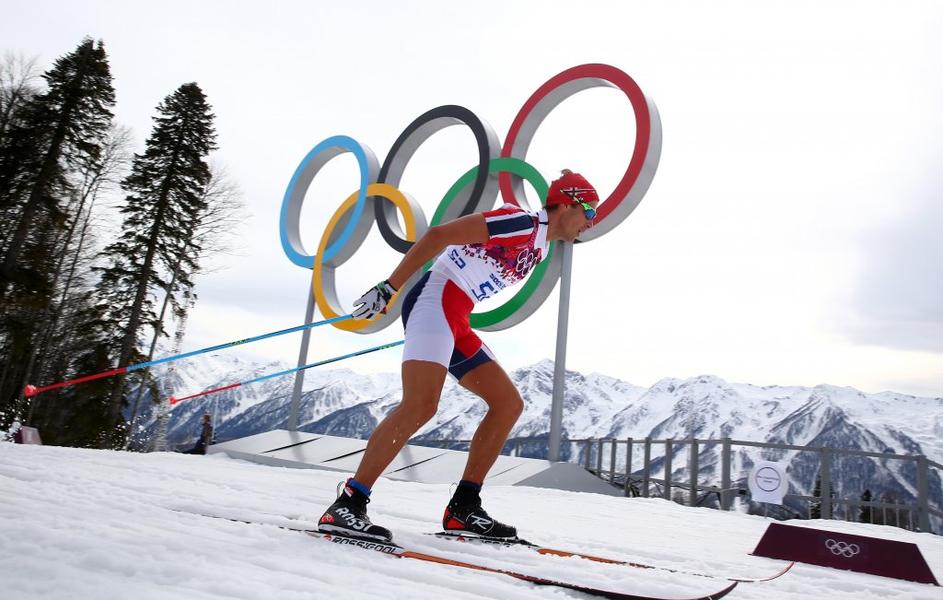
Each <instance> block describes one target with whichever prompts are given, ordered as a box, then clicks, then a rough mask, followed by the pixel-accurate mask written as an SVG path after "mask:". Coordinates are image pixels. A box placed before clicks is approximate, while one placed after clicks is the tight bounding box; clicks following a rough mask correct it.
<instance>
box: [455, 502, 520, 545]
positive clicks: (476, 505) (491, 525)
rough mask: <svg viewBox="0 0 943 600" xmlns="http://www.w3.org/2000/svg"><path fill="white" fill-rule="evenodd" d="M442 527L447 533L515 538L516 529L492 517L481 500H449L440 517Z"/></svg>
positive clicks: (506, 538) (493, 537) (504, 538)
mask: <svg viewBox="0 0 943 600" xmlns="http://www.w3.org/2000/svg"><path fill="white" fill-rule="evenodd" d="M442 528H443V529H444V530H445V533H447V534H449V535H456V536H458V535H461V536H465V537H480V538H487V539H499V540H509V541H511V540H516V539H517V529H516V528H514V527H511V526H510V525H505V524H504V523H501V522H499V521H496V520H494V519H492V518H491V517H490V516H489V515H488V513H487V512H485V509H483V508H482V507H481V500H480V499H479V500H478V501H477V502H472V503H468V504H458V503H456V502H455V501H454V500H453V501H452V502H449V505H448V506H447V507H446V508H445V515H443V517H442Z"/></svg>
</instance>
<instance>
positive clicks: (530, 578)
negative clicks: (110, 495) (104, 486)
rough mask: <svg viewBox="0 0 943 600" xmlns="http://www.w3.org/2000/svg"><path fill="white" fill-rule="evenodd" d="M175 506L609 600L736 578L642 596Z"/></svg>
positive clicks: (712, 597) (636, 599)
mask: <svg viewBox="0 0 943 600" xmlns="http://www.w3.org/2000/svg"><path fill="white" fill-rule="evenodd" d="M172 510H175V511H176V512H182V513H188V514H194V515H198V516H203V517H209V518H213V519H224V520H227V521H233V522H236V523H245V524H249V525H263V526H269V527H277V528H279V529H284V530H288V531H295V532H299V533H304V534H306V535H309V536H311V537H313V538H316V539H320V540H322V541H326V542H331V543H334V544H340V545H343V546H352V547H355V548H361V549H363V550H370V551H374V552H378V553H380V554H384V555H386V556H390V557H395V558H406V559H412V560H420V561H424V562H431V563H437V564H441V565H448V566H453V567H457V568H462V569H470V570H474V571H481V572H484V573H494V574H498V575H505V576H508V577H513V578H514V579H519V580H521V581H527V582H529V583H532V584H534V585H544V586H551V587H559V588H562V589H568V590H574V591H577V592H583V593H584V594H588V595H591V596H596V597H598V598H609V599H610V600H719V599H720V598H723V597H724V596H726V595H727V594H729V593H730V592H731V591H733V589H734V588H735V587H737V583H738V582H736V581H734V582H733V583H731V584H730V585H728V586H726V587H725V588H723V589H721V590H719V591H717V592H714V593H712V594H706V595H702V596H695V597H688V598H662V597H657V596H644V595H639V594H628V593H623V592H616V591H611V590H604V589H600V588H594V587H590V586H584V585H579V584H576V583H570V582H567V581H558V580H555V579H549V578H546V577H539V576H536V575H528V574H526V573H520V572H518V571H511V570H509V569H499V568H496V567H487V566H485V565H479V564H475V563H470V562H464V561H460V560H455V559H453V558H449V557H447V556H441V555H437V554H429V553H426V552H416V551H414V550H409V549H407V548H405V547H403V546H401V545H399V544H395V543H393V542H383V541H378V540H371V539H365V538H357V537H350V536H344V535H337V534H332V533H322V532H320V531H316V530H313V529H308V528H306V527H303V526H298V525H294V524H287V525H286V524H278V523H272V522H265V521H253V520H249V519H243V518H238V517H232V516H222V515H212V514H206V513H196V512H192V511H186V510H176V509H172ZM292 520H293V519H287V521H292Z"/></svg>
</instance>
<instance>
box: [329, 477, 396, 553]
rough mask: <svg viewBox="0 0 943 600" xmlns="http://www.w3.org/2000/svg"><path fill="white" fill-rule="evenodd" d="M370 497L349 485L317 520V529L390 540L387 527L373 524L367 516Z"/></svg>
mask: <svg viewBox="0 0 943 600" xmlns="http://www.w3.org/2000/svg"><path fill="white" fill-rule="evenodd" d="M369 502H370V498H367V496H366V495H365V494H364V493H363V492H360V491H358V490H355V489H353V488H352V487H350V486H349V485H346V484H345V485H344V490H343V491H342V492H341V493H340V494H339V495H338V496H337V500H335V501H334V504H332V505H330V506H329V507H328V509H327V510H326V511H324V514H323V515H321V520H320V521H318V531H320V532H322V533H333V534H336V535H343V536H347V537H352V538H359V539H365V540H376V541H380V542H392V541H393V534H392V533H391V532H390V530H389V529H387V528H385V527H380V526H379V525H374V524H373V523H371V522H370V517H368V516H367V503H369Z"/></svg>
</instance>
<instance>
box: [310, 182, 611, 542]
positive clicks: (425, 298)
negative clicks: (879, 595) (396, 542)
mask: <svg viewBox="0 0 943 600" xmlns="http://www.w3.org/2000/svg"><path fill="white" fill-rule="evenodd" d="M598 202H599V197H598V196H597V194H596V190H595V189H593V187H592V186H591V185H590V184H589V182H587V181H586V179H585V178H583V177H582V176H581V175H579V174H578V173H573V172H571V171H569V170H564V171H563V174H562V176H561V177H560V178H559V179H557V180H555V181H554V182H553V183H552V184H551V185H550V189H549V191H548V194H547V199H546V202H545V208H544V209H543V210H541V211H540V212H530V211H527V210H524V209H521V208H519V207H517V206H514V205H512V204H505V205H503V206H502V207H500V208H498V209H496V210H491V211H486V212H483V213H475V214H471V215H467V216H464V217H461V218H458V219H455V220H453V221H450V222H449V223H445V224H442V225H438V226H436V227H432V228H430V229H429V231H428V232H427V233H426V234H425V235H424V236H423V237H422V238H421V239H419V240H418V241H417V242H416V243H415V244H414V245H413V247H412V248H410V250H409V251H408V252H407V253H406V255H405V256H404V257H403V260H402V261H401V262H400V263H399V265H398V266H397V267H396V269H395V270H394V271H393V273H392V274H391V275H390V277H389V279H387V280H385V281H382V282H380V283H378V284H377V285H375V286H374V287H373V288H371V289H370V290H369V291H368V292H367V293H365V294H364V295H363V296H361V297H360V299H359V300H357V301H356V302H355V303H354V305H355V307H356V308H355V310H354V312H353V317H354V318H356V319H372V318H374V317H375V316H377V315H378V314H380V313H385V312H386V309H387V306H388V305H389V303H390V301H391V299H392V298H393V296H394V294H396V293H397V290H398V289H399V287H400V286H402V285H403V284H404V282H406V281H407V280H408V279H409V277H410V276H411V275H412V274H413V273H415V272H416V270H418V269H420V268H421V267H422V265H424V264H426V263H427V262H428V261H430V260H432V259H433V258H436V257H438V258H436V261H435V263H434V264H433V266H432V269H430V270H429V271H428V272H427V273H426V274H425V275H423V277H422V278H421V279H420V280H419V282H418V283H417V284H416V285H415V287H413V288H412V289H411V290H410V291H409V293H408V294H407V295H406V297H405V299H404V300H403V322H404V324H405V328H406V343H405V346H404V348H403V366H402V378H403V400H402V402H400V404H399V405H397V407H396V408H395V409H394V410H393V411H392V412H390V414H389V415H387V417H386V418H385V419H384V420H383V421H382V422H381V423H380V424H379V425H378V426H377V428H376V430H375V431H374V432H373V434H372V435H371V436H370V440H369V442H368V443H367V448H366V451H365V452H364V456H363V458H362V459H361V461H360V466H359V468H358V469H357V472H356V473H355V474H354V476H353V477H352V478H351V479H348V480H347V482H346V485H344V488H343V491H342V492H341V494H340V495H339V496H338V498H337V500H336V501H335V502H334V504H332V505H331V506H330V507H328V509H327V511H326V512H325V513H324V515H323V516H322V517H321V519H320V521H319V524H318V528H319V529H320V530H321V531H323V532H329V533H338V534H343V535H349V536H355V537H361V538H370V539H376V540H382V541H390V540H391V539H392V534H391V533H390V531H389V530H388V529H386V528H384V527H380V526H379V525H374V524H372V523H371V522H370V519H369V517H368V516H367V503H368V502H369V501H370V490H371V488H372V487H373V484H374V483H375V482H376V480H377V478H378V477H379V476H380V474H381V473H383V471H384V470H385V469H386V467H387V466H388V465H389V464H390V463H391V462H392V461H393V459H394V458H395V457H396V455H397V454H398V453H399V451H400V450H401V449H402V448H403V446H404V445H405V444H406V442H407V440H408V439H409V438H410V437H411V436H412V435H413V434H414V433H415V432H416V431H417V430H418V429H419V428H420V427H422V425H423V424H425V423H426V422H427V421H428V420H429V419H431V418H432V417H433V416H434V415H435V413H436V409H437V408H438V403H439V395H440V394H441V392H442V386H443V384H444V383H445V376H446V373H451V374H452V376H453V377H455V378H456V379H457V380H458V382H459V384H460V385H461V386H462V387H464V388H465V389H467V390H469V391H471V392H473V393H475V394H477V395H478V396H480V397H481V398H482V399H483V400H484V401H485V403H487V405H488V412H487V414H486V415H485V418H484V419H483V420H482V421H481V423H480V424H479V426H478V429H477V431H476V432H475V435H474V437H473V439H472V442H471V447H470V448H469V451H468V462H467V464H466V466H465V472H464V474H463V475H462V479H461V481H460V482H459V484H458V487H457V488H456V490H455V493H454V495H453V496H452V499H451V500H450V501H449V503H448V506H447V507H446V509H445V515H444V516H443V518H442V526H443V527H444V528H445V530H446V531H447V532H453V533H456V532H458V533H461V534H462V535H471V536H483V537H495V538H514V537H516V536H517V530H516V529H515V528H514V527H512V526H510V525H505V524H504V523H500V522H498V521H496V520H494V519H492V518H491V517H490V516H489V515H488V513H487V512H485V510H484V509H483V508H482V506H481V498H480V496H479V492H480V491H481V486H482V484H483V482H484V480H485V475H486V474H487V473H488V471H489V469H491V466H492V465H493V464H494V461H495V460H496V459H497V457H498V455H499V454H500V452H501V448H502V447H503V446H504V443H505V441H506V440H507V437H508V434H509V433H510V432H511V428H512V427H513V426H514V423H515V422H517V419H518V417H519V416H520V414H521V411H522V410H523V407H524V403H523V401H522V400H521V396H520V393H518V391H517V388H515V387H514V384H513V382H512V381H511V379H510V377H508V375H507V373H505V371H504V369H502V368H501V365H499V364H498V362H497V360H495V357H494V355H493V354H492V353H491V350H489V349H488V347H487V346H486V345H484V344H483V343H482V341H481V340H480V339H479V338H478V336H477V335H476V334H475V332H474V331H472V329H471V327H470V325H469V314H470V313H471V312H472V309H473V308H474V306H475V303H476V302H480V301H481V300H484V299H486V298H490V297H492V296H494V295H495V294H497V293H498V292H500V291H502V290H503V289H505V288H507V287H510V286H511V285H513V284H515V283H517V282H519V281H521V280H522V279H524V278H525V277H526V276H527V274H528V273H529V272H530V271H531V269H533V268H534V266H535V265H536V264H537V263H539V262H540V261H541V260H543V259H544V258H546V257H547V252H548V250H549V242H551V241H554V240H564V241H567V242H572V241H573V240H575V239H576V238H577V237H578V236H579V235H580V234H581V233H582V232H583V231H585V230H586V229H587V228H589V227H591V226H592V224H593V219H595V217H596V205H597V203H598Z"/></svg>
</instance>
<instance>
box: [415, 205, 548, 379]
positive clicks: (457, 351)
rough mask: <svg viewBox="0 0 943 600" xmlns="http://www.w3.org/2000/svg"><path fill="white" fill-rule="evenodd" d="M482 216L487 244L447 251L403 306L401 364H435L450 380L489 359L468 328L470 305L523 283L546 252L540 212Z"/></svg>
mask: <svg viewBox="0 0 943 600" xmlns="http://www.w3.org/2000/svg"><path fill="white" fill-rule="evenodd" d="M482 214H483V215H484V217H485V224H486V225H487V227H488V241H486V242H484V243H482V244H466V245H463V246H449V247H447V248H446V249H445V251H443V252H442V254H441V255H439V257H438V258H437V259H436V261H435V263H433V265H432V268H431V269H430V270H429V271H428V272H427V273H426V274H425V275H423V276H422V278H421V279H420V280H419V282H418V283H417V284H416V285H415V286H414V287H413V289H412V290H410V291H409V294H407V296H406V299H405V300H404V301H403V323H404V324H405V327H406V344H405V347H404V349H403V360H404V361H407V360H425V361H431V362H435V363H439V364H440V365H442V366H444V367H446V368H447V369H448V370H449V373H451V374H452V376H454V377H455V378H456V379H461V378H462V377H464V376H465V374H466V373H468V372H469V371H471V370H472V369H474V368H475V367H477V366H479V365H482V364H484V363H486V362H488V361H491V360H494V354H492V353H491V350H490V349H489V348H488V347H487V346H485V345H484V344H483V343H482V341H481V339H480V338H479V337H478V336H477V335H476V334H475V332H474V331H472V328H471V325H470V324H469V315H470V314H471V312H472V309H473V308H474V307H475V304H476V303H478V302H480V301H482V300H484V299H486V298H490V297H492V296H494V295H495V294H497V293H498V292H500V291H501V290H503V289H504V288H506V287H509V286H511V285H513V284H515V283H517V282H519V281H521V280H522V279H524V278H525V277H526V276H527V274H528V273H530V271H531V269H533V268H534V266H535V265H536V264H537V263H539V262H540V261H541V260H543V259H544V258H546V257H547V254H548V252H549V249H550V245H549V243H548V242H547V212H546V211H545V210H541V211H540V212H539V213H535V212H530V211H527V210H523V209H521V208H519V207H517V206H514V205H513V204H505V205H504V206H502V207H501V208H498V209H496V210H491V211H487V212H484V213H482Z"/></svg>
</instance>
